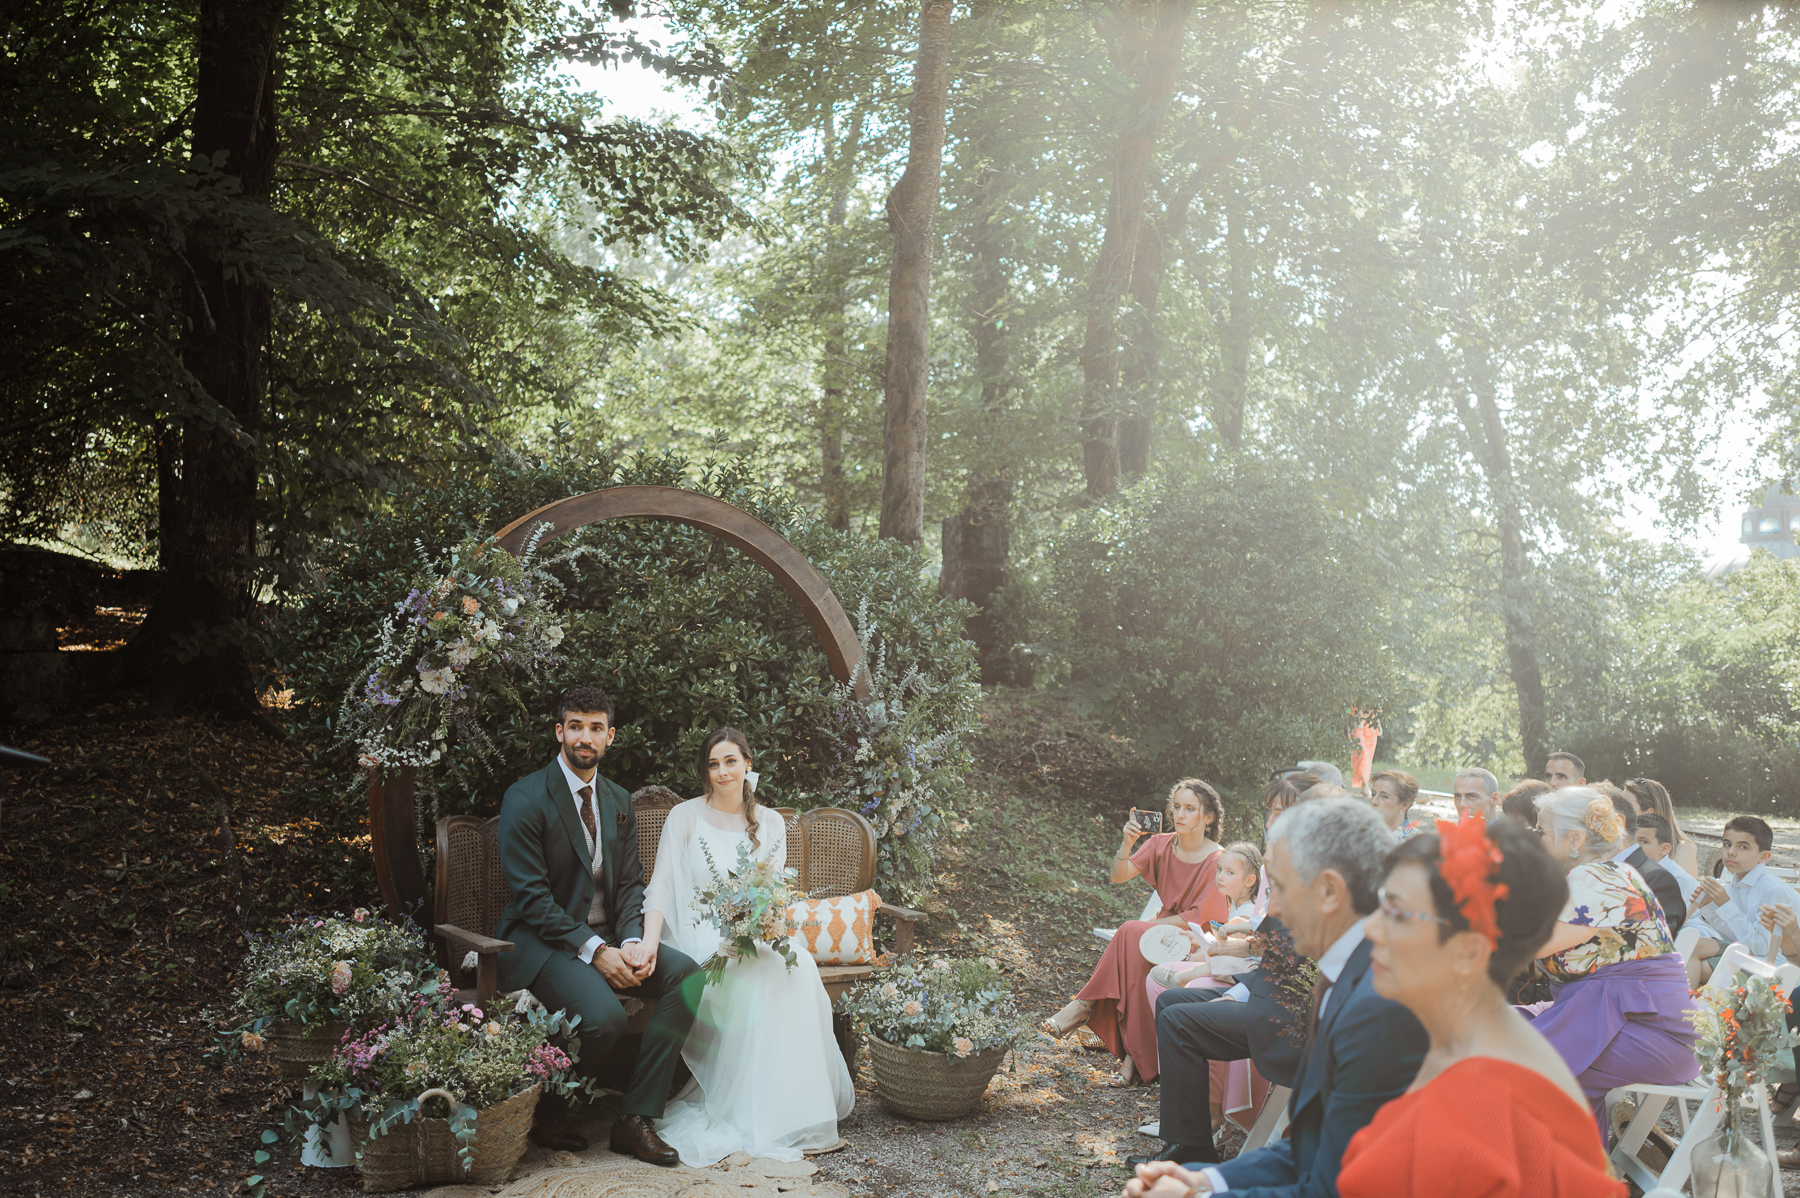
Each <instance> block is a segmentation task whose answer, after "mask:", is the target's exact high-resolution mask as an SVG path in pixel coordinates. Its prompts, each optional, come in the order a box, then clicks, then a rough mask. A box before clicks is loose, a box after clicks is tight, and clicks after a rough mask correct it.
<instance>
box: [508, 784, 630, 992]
mask: <svg viewBox="0 0 1800 1198" xmlns="http://www.w3.org/2000/svg"><path fill="white" fill-rule="evenodd" d="M594 801H595V813H594V818H595V822H596V823H597V824H598V825H599V827H598V831H599V833H600V879H599V882H600V891H601V894H602V895H604V896H605V899H606V923H605V926H604V927H593V928H590V927H589V926H588V924H587V922H586V921H587V916H588V911H589V910H590V908H591V907H592V905H593V901H594V858H593V854H591V853H589V852H588V846H587V837H586V836H584V835H583V834H582V827H581V816H580V815H579V814H577V808H576V805H575V797H574V796H573V795H572V794H570V793H569V782H568V779H567V778H565V777H564V776H563V772H562V768H561V767H560V766H558V765H557V763H556V761H555V760H554V759H553V760H552V761H551V762H550V764H549V765H548V766H546V767H545V768H544V769H541V770H539V771H538V772H537V773H535V774H531V775H528V776H527V777H524V778H521V779H519V781H517V782H515V783H513V784H512V785H511V786H509V787H507V788H506V798H505V799H503V800H502V801H501V804H500V869H501V872H502V873H504V874H505V876H506V888H507V890H508V891H509V892H510V893H511V895H512V898H511V900H510V901H509V902H508V903H507V904H506V909H505V910H504V911H502V912H500V921H499V923H498V924H496V925H495V927H494V935H495V937H497V938H498V939H501V940H510V941H512V942H513V944H514V945H515V946H516V947H514V949H513V951H512V952H510V953H501V954H500V957H499V960H500V988H501V989H502V990H520V989H524V988H526V987H529V986H530V985H531V983H532V980H533V979H534V978H536V977H537V975H538V970H540V969H542V968H543V967H544V962H545V961H548V960H549V959H550V955H551V954H552V953H568V954H569V955H570V956H579V955H580V953H581V946H582V945H584V944H586V943H587V942H588V937H590V936H594V935H598V936H600V937H601V938H602V939H603V940H605V941H606V942H607V943H608V944H612V945H617V944H618V943H619V942H620V941H623V940H629V939H631V938H632V937H641V936H642V935H643V934H644V867H643V863H642V862H640V861H639V860H638V845H637V818H636V816H634V815H633V814H632V811H631V796H630V795H629V794H626V793H625V790H624V788H623V787H621V786H619V785H617V784H616V783H614V782H611V781H609V780H607V779H605V778H602V777H601V776H600V775H599V774H598V773H596V774H595V775H594Z"/></svg>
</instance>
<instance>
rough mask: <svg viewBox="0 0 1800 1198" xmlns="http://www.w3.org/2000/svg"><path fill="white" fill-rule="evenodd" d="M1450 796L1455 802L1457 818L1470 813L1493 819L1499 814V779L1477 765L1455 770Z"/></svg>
mask: <svg viewBox="0 0 1800 1198" xmlns="http://www.w3.org/2000/svg"><path fill="white" fill-rule="evenodd" d="M1450 798H1451V799H1452V800H1453V801H1454V802H1455V803H1456V817H1457V818H1458V819H1468V818H1469V817H1470V816H1471V815H1479V816H1480V817H1481V818H1482V819H1493V818H1494V816H1495V815H1497V814H1499V812H1498V810H1497V809H1498V807H1499V804H1500V780H1499V779H1498V778H1496V777H1494V775H1493V774H1491V773H1489V772H1488V771H1487V770H1484V769H1482V768H1481V767H1480V766H1478V765H1472V766H1469V767H1468V768H1467V769H1463V770H1459V771H1457V774H1456V781H1455V782H1454V783H1452V789H1451V795H1450Z"/></svg>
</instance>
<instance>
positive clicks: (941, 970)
mask: <svg viewBox="0 0 1800 1198" xmlns="http://www.w3.org/2000/svg"><path fill="white" fill-rule="evenodd" d="M843 1011H844V1013H845V1014H847V1015H849V1016H850V1017H851V1018H853V1019H855V1020H857V1021H858V1022H860V1023H862V1024H864V1025H866V1026H867V1027H868V1029H869V1034H870V1035H872V1036H874V1037H875V1038H876V1039H877V1040H883V1041H886V1042H887V1043H889V1044H893V1045H896V1046H898V1047H901V1048H914V1049H920V1050H922V1051H925V1052H941V1053H947V1054H948V1055H950V1056H955V1057H967V1056H969V1055H971V1054H973V1053H977V1052H986V1051H989V1050H991V1049H996V1048H1012V1047H1015V1046H1017V1045H1018V1044H1020V1043H1023V1042H1025V1041H1026V1040H1028V1038H1029V1037H1030V1034H1031V1030H1032V1028H1031V1021H1030V1020H1029V1019H1027V1018H1026V1017H1025V1016H1024V1015H1023V1014H1022V1013H1021V1012H1020V1010H1019V1007H1018V1004H1017V1002H1016V1001H1015V1000H1014V998H1013V995H1012V991H1011V989H1010V988H1009V987H1008V986H1007V983H1006V979H1005V978H1003V977H1002V976H1001V975H1000V971H999V970H998V969H997V968H996V967H995V966H994V963H993V962H992V961H990V960H987V959H985V958H984V959H979V960H972V959H966V958H965V959H963V960H959V961H952V960H950V959H949V958H946V957H934V958H932V960H931V961H930V962H929V963H927V964H918V963H915V962H907V963H906V964H903V965H892V966H889V967H887V968H886V969H883V970H881V971H880V972H878V973H877V974H876V975H875V977H873V978H872V979H870V980H869V981H867V982H864V983H863V984H862V985H861V986H859V987H857V988H856V989H855V990H854V991H852V992H851V993H850V995H849V996H848V997H846V998H845V1000H844V1005H843Z"/></svg>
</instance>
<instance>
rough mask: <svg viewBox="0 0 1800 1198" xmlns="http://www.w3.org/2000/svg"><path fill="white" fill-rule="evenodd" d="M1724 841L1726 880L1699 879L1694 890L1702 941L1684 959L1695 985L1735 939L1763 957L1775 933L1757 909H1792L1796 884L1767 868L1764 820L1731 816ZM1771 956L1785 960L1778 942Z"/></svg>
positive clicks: (1769, 847)
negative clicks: (1765, 925) (1760, 919)
mask: <svg viewBox="0 0 1800 1198" xmlns="http://www.w3.org/2000/svg"><path fill="white" fill-rule="evenodd" d="M1724 841H1725V855H1724V858H1723V860H1724V862H1725V872H1726V873H1727V874H1728V875H1730V878H1729V880H1728V881H1725V882H1721V881H1719V879H1717V878H1701V879H1700V885H1699V888H1698V889H1697V891H1696V892H1695V895H1696V897H1695V905H1694V926H1695V927H1697V928H1699V929H1700V944H1699V947H1698V948H1696V949H1695V950H1694V955H1693V956H1692V957H1690V958H1689V959H1688V976H1689V978H1691V979H1692V980H1693V983H1694V985H1696V986H1698V985H1699V984H1700V983H1701V982H1704V981H1705V980H1706V978H1707V975H1709V974H1710V973H1711V972H1712V964H1711V962H1712V961H1714V960H1715V959H1716V958H1717V957H1718V955H1719V954H1720V953H1722V952H1724V951H1725V946H1726V945H1727V944H1730V943H1731V942H1732V941H1734V940H1735V941H1737V942H1738V943H1739V944H1742V945H1743V946H1744V947H1745V948H1746V949H1748V950H1749V951H1750V954H1751V955H1752V956H1754V957H1759V958H1760V957H1764V956H1766V955H1767V954H1768V952H1769V948H1770V936H1771V935H1773V933H1771V932H1770V931H1769V929H1767V928H1765V927H1763V926H1762V924H1761V922H1760V921H1759V920H1758V918H1757V915H1758V912H1759V911H1760V910H1761V908H1762V907H1763V906H1765V905H1767V906H1788V907H1792V906H1794V905H1795V904H1796V901H1797V900H1796V899H1795V896H1794V888H1793V887H1792V886H1789V885H1788V884H1787V883H1786V882H1783V881H1782V880H1781V879H1780V878H1778V877H1776V876H1775V875H1774V874H1772V873H1770V872H1769V867H1768V862H1769V858H1770V857H1772V856H1774V851H1773V850H1774V847H1775V832H1774V830H1773V829H1772V828H1770V827H1769V825H1768V824H1766V823H1764V822H1763V821H1762V820H1760V819H1757V818H1756V817H1755V816H1754V815H1739V816H1735V817H1733V818H1732V819H1730V820H1729V821H1727V822H1726V824H1725V835H1724ZM1772 960H1773V961H1774V963H1775V964H1777V965H1779V964H1781V963H1782V962H1783V961H1785V960H1787V958H1786V957H1785V956H1783V955H1782V952H1781V948H1780V946H1779V945H1776V946H1775V955H1774V957H1773V958H1772Z"/></svg>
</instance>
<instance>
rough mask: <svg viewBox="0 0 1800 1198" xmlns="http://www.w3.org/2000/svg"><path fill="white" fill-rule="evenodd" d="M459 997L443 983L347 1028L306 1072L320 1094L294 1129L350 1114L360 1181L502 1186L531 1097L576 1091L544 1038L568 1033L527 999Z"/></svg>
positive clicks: (566, 1065) (564, 1060)
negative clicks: (479, 1003)
mask: <svg viewBox="0 0 1800 1198" xmlns="http://www.w3.org/2000/svg"><path fill="white" fill-rule="evenodd" d="M455 995H456V989H455V987H453V986H452V985H450V984H449V983H447V982H446V983H443V984H441V985H439V986H437V987H434V988H432V990H430V991H429V992H426V993H421V994H418V995H416V996H415V997H414V999H413V1001H412V1003H411V1004H410V1006H409V1007H408V1008H407V1009H406V1010H405V1011H404V1012H403V1013H401V1014H399V1015H396V1016H394V1017H392V1018H389V1019H385V1020H383V1021H382V1022H380V1023H379V1024H377V1025H375V1026H374V1027H372V1028H370V1029H368V1030H367V1031H364V1032H362V1033H361V1034H350V1035H346V1036H345V1037H344V1040H343V1042H342V1043H341V1044H339V1045H338V1046H337V1047H336V1048H335V1049H334V1050H333V1051H332V1053H331V1055H330V1056H329V1057H328V1058H327V1059H326V1060H325V1061H324V1062H323V1063H321V1064H320V1065H319V1066H317V1067H316V1068H315V1069H314V1070H313V1072H312V1080H313V1081H315V1082H317V1083H318V1085H319V1093H318V1095H317V1097H316V1098H314V1099H313V1100H311V1101H310V1102H309V1103H307V1104H305V1105H304V1106H303V1107H301V1108H297V1109H296V1110H295V1111H294V1112H293V1115H294V1116H295V1117H294V1118H290V1121H289V1129H290V1131H291V1132H294V1131H299V1130H302V1129H303V1127H304V1125H306V1124H321V1123H325V1122H327V1121H329V1120H331V1119H334V1118H336V1117H337V1115H338V1114H339V1113H340V1112H341V1113H343V1114H346V1115H348V1117H349V1121H350V1129H351V1136H352V1138H353V1140H354V1142H355V1145H356V1147H355V1153H356V1169H357V1172H358V1173H359V1174H360V1175H361V1177H362V1183H363V1189H365V1190H368V1191H371V1192H382V1191H387V1190H399V1189H405V1188H407V1187H409V1186H415V1185H423V1184H435V1183H441V1182H452V1181H455V1182H464V1183H467V1184H471V1185H497V1184H500V1183H503V1182H505V1181H506V1179H507V1175H508V1174H509V1173H511V1172H512V1168H513V1166H514V1165H516V1164H517V1163H518V1160H519V1157H520V1155H521V1154H523V1152H524V1151H525V1137H526V1133H527V1132H528V1131H529V1130H530V1128H531V1117H532V1113H533V1111H535V1110H536V1108H537V1101H538V1097H539V1095H540V1094H541V1093H542V1092H543V1091H544V1090H546V1089H548V1090H550V1091H551V1092H553V1093H558V1094H570V1093H573V1092H575V1091H576V1090H578V1089H579V1088H580V1087H579V1086H577V1084H576V1083H574V1082H572V1081H571V1080H570V1068H571V1066H572V1065H573V1063H574V1062H573V1061H572V1060H571V1058H570V1057H569V1055H568V1054H567V1053H566V1052H564V1051H563V1050H562V1049H560V1048H558V1047H556V1046H555V1045H553V1044H551V1043H550V1042H549V1041H550V1037H551V1036H553V1035H560V1036H562V1037H566V1038H567V1039H568V1040H569V1042H570V1043H571V1044H573V1043H574V1042H575V1027H574V1024H573V1023H572V1022H571V1021H570V1020H569V1019H568V1018H567V1017H566V1016H564V1015H563V1013H562V1012H560V1011H559V1012H556V1013H555V1014H547V1013H545V1012H544V1011H543V1010H542V1009H541V1008H537V1007H533V1006H531V1005H530V1004H529V1002H528V1001H523V1000H522V1001H521V1002H519V1003H518V1004H517V1005H516V1006H511V1007H508V1008H507V1009H501V1007H502V1004H501V1003H498V1002H497V1003H495V1004H491V1005H493V1006H494V1007H495V1009H494V1010H492V1011H484V1010H482V1009H481V1008H479V1007H476V1006H474V1005H473V1004H469V1003H465V1004H462V1005H461V1006H458V1005H456V1004H455V1001H454V1000H455ZM296 1124H298V1125H299V1127H296Z"/></svg>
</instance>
